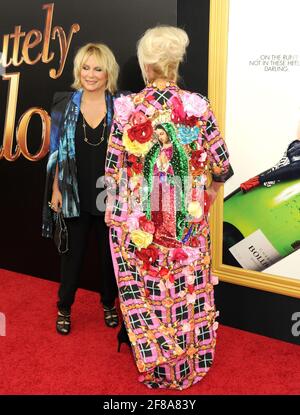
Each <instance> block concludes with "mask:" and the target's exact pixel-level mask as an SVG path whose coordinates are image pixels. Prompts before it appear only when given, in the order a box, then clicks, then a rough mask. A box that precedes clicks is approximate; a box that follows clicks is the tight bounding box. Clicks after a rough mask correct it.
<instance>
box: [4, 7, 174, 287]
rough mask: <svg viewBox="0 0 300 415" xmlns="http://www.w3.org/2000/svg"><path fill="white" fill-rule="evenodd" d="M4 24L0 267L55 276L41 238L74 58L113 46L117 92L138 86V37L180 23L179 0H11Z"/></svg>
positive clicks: (92, 258)
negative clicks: (56, 133)
mask: <svg viewBox="0 0 300 415" xmlns="http://www.w3.org/2000/svg"><path fill="white" fill-rule="evenodd" d="M0 22H1V24H0V53H1V55H0V64H1V65H0V70H1V84H0V108H1V111H0V137H2V138H1V139H0V180H1V202H0V212H1V219H0V220H1V250H0V267H1V268H5V269H9V270H14V271H18V272H21V273H25V274H29V275H36V276H41V277H44V278H47V279H53V280H57V279H58V278H59V272H58V270H59V267H58V263H59V258H58V255H57V253H56V250H55V248H54V246H53V243H52V241H50V240H45V239H43V238H41V218H42V201H43V192H44V182H45V170H46V162H47V155H48V148H49V138H50V125H51V119H50V108H51V102H52V98H53V94H54V92H56V91H66V90H70V85H71V83H72V79H73V78H72V69H73V58H74V55H75V53H76V50H77V49H78V48H79V47H80V46H82V45H84V44H85V43H88V42H104V43H106V44H107V45H108V46H109V47H110V48H111V49H112V50H113V51H114V53H115V55H116V58H117V61H118V63H119V64H120V67H121V77H120V82H119V87H120V89H126V90H132V91H133V92H134V91H137V90H139V89H141V88H142V87H143V82H142V78H141V76H140V73H139V69H138V65H137V59H136V41H137V40H138V39H139V37H140V36H141V35H142V33H143V32H144V31H145V30H146V29H147V28H148V27H151V26H155V25H156V24H158V23H160V24H172V25H176V24H177V1H176V0H164V1H160V0H152V1H147V0H130V1H124V0H86V1H80V0H57V1H53V2H45V1H40V0H10V1H9V2H6V3H5V7H2V10H1V17H0ZM88 250H89V251H90V252H89V263H88V265H87V272H86V273H85V283H84V284H83V285H84V286H85V287H87V288H88V287H93V288H97V284H95V283H94V282H95V281H96V280H98V277H99V276H98V275H95V271H93V270H95V269H97V258H96V257H97V255H96V247H95V244H94V243H93V240H92V239H91V241H90V245H89V247H88ZM93 253H94V254H95V255H93Z"/></svg>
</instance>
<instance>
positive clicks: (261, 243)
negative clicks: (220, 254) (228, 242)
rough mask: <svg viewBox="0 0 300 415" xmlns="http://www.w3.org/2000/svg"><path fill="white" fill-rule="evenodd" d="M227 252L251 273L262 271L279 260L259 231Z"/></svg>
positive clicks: (276, 253)
mask: <svg viewBox="0 0 300 415" xmlns="http://www.w3.org/2000/svg"><path fill="white" fill-rule="evenodd" d="M229 251H230V252H231V253H232V255H233V256H234V258H235V259H236V260H237V261H238V263H239V264H240V265H241V266H242V267H243V268H245V269H250V270H253V271H262V270H263V269H265V268H267V267H269V266H271V265H272V264H274V263H275V262H276V261H279V259H281V255H280V254H279V252H278V251H277V250H276V249H275V248H274V246H273V245H272V244H271V242H270V241H269V240H268V238H266V236H265V235H264V233H263V232H262V231H261V230H260V229H258V230H256V231H255V232H253V233H251V234H250V235H249V236H247V237H246V238H244V239H243V240H242V241H240V242H238V243H237V244H235V245H233V246H232V247H231V248H229Z"/></svg>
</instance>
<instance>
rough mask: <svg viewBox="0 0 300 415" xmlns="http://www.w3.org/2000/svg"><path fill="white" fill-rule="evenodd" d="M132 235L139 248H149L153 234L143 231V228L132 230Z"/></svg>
mask: <svg viewBox="0 0 300 415" xmlns="http://www.w3.org/2000/svg"><path fill="white" fill-rule="evenodd" d="M130 235H131V240H132V242H133V243H134V244H135V245H136V246H137V247H138V249H141V248H148V246H149V245H150V244H151V243H152V239H153V235H152V234H151V233H148V232H145V231H142V230H141V229H136V230H135V231H132V232H131V234H130Z"/></svg>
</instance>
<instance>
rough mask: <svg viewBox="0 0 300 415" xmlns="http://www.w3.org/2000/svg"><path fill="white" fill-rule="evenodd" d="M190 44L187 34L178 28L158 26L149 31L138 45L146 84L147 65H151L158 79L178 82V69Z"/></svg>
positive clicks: (138, 53) (139, 58)
mask: <svg viewBox="0 0 300 415" xmlns="http://www.w3.org/2000/svg"><path fill="white" fill-rule="evenodd" d="M188 44H189V38H188V35H187V33H186V32H185V31H184V30H183V29H179V28H178V27H175V26H157V27H154V28H152V29H148V30H147V31H146V32H145V33H144V35H143V36H142V38H141V39H140V40H139V41H138V44H137V55H138V60H139V64H140V68H141V71H142V75H143V78H144V81H145V83H146V82H147V75H146V71H145V65H151V68H152V70H153V72H154V74H155V77H156V78H164V79H170V80H174V81H177V78H178V67H179V64H180V62H182V61H183V57H184V55H185V51H186V48H187V46H188ZM151 81H152V79H151Z"/></svg>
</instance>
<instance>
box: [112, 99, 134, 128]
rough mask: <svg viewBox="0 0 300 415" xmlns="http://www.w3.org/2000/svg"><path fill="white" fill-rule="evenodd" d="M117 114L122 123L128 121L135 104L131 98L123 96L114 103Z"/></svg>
mask: <svg viewBox="0 0 300 415" xmlns="http://www.w3.org/2000/svg"><path fill="white" fill-rule="evenodd" d="M114 106H115V113H116V114H117V117H118V119H119V120H120V121H121V122H125V121H128V119H129V117H130V115H131V113H132V112H133V110H134V104H133V102H132V100H131V98H130V97H129V96H125V95H122V96H121V97H120V98H117V99H116V100H115V102H114Z"/></svg>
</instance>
